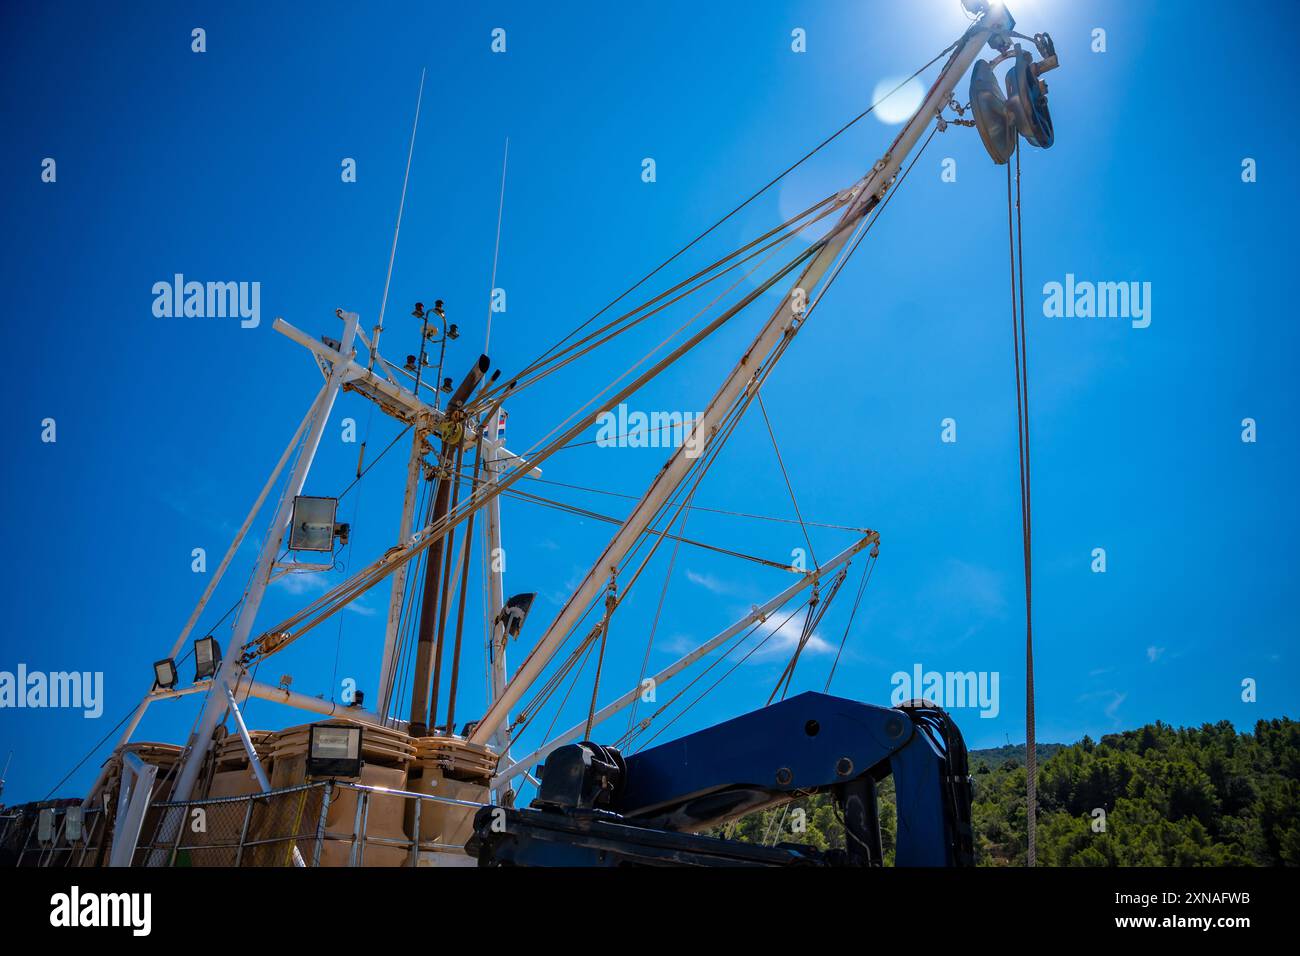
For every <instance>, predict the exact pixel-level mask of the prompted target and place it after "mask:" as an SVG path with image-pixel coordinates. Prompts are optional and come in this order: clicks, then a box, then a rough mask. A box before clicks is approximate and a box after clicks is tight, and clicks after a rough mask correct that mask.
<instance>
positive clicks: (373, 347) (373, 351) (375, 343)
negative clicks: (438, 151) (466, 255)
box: [366, 67, 426, 370]
mask: <svg viewBox="0 0 1300 956" xmlns="http://www.w3.org/2000/svg"><path fill="white" fill-rule="evenodd" d="M425 73H426V69H425V68H424V67H421V68H420V92H419V93H417V94H416V97H415V120H414V121H413V122H412V123H411V145H410V146H409V147H407V150H406V172H405V173H404V174H403V176H402V198H401V201H400V202H398V204H397V225H395V226H394V227H393V248H392V251H391V252H389V253H388V275H387V276H385V277H384V297H383V299H382V300H381V301H380V303H379V321H378V322H376V323H375V334H374V337H373V338H372V339H371V342H370V361H369V362H368V363H367V364H366V367H367V368H368V369H370V370H373V369H374V367H375V356H377V355H378V354H379V335H380V333H381V332H383V331H384V312H385V311H387V309H388V287H389V285H390V284H391V283H392V281H393V261H394V260H395V259H396V258H397V237H398V235H400V234H401V232H402V211H403V210H404V209H406V184H407V183H408V182H410V180H411V157H412V156H414V155H415V132H416V130H418V129H419V128H420V104H421V102H423V100H424V74H425Z"/></svg>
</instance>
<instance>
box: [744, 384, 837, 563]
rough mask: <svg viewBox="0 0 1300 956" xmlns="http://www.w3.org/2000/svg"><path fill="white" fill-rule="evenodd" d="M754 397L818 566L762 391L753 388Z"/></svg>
mask: <svg viewBox="0 0 1300 956" xmlns="http://www.w3.org/2000/svg"><path fill="white" fill-rule="evenodd" d="M754 397H755V398H757V399H758V410H759V411H760V412H762V413H763V422H764V423H765V424H766V425H767V434H768V435H769V436H770V437H771V439H772V450H773V451H774V452H776V463H777V464H778V465H780V466H781V477H782V478H784V479H785V489H786V491H788V492H790V503H791V504H792V505H794V514H795V517H796V518H798V519H799V528H800V530H802V531H803V540H804V542H805V543H806V544H807V545H808V556H809V557H810V558H812V562H813V567H814V568H820V567H821V564H820V563H818V561H817V552H816V551H814V550H813V543H812V538H810V537H809V536H808V526H807V525H805V524H804V523H803V513H802V512H800V510H799V500H798V499H797V498H795V496H794V485H792V484H790V473H789V472H788V471H786V470H785V460H784V459H782V457H781V446H780V445H778V444H777V443H776V432H774V431H773V430H772V419H770V418H768V417H767V406H766V405H764V404H763V393H762V392H761V391H759V390H758V389H755V390H754Z"/></svg>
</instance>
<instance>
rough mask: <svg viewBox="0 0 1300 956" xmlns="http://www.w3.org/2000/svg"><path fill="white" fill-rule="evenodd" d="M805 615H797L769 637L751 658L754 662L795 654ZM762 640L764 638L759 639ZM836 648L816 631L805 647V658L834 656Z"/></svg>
mask: <svg viewBox="0 0 1300 956" xmlns="http://www.w3.org/2000/svg"><path fill="white" fill-rule="evenodd" d="M803 622H804V615H803V614H797V615H795V616H794V617H792V618H790V619H789V620H788V621H786V622H785V623H783V624H782V625H781V626H780V627H778V628H777V629H776V631H775V632H774V633H773V634H772V636H771V637H769V638H768V639H767V640H766V641H765V642H764V643H763V646H762V647H760V648H759V649H758V650H756V651H755V652H754V653H753V654H752V655H751V656H750V658H749V660H750V661H753V662H765V661H768V660H771V659H772V658H777V657H789V656H790V655H791V654H793V653H794V649H795V647H796V646H797V645H798V643H799V638H800V637H801V636H802V635H803ZM759 639H760V640H762V638H759ZM834 653H835V648H834V647H833V646H832V645H831V644H830V643H828V642H827V641H826V640H825V639H824V638H822V636H821V635H820V634H819V633H817V632H816V631H814V632H813V634H812V636H811V637H809V638H808V643H807V644H805V645H804V649H803V654H804V656H809V655H811V656H813V657H821V656H824V655H826V654H834Z"/></svg>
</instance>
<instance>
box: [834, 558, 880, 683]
mask: <svg viewBox="0 0 1300 956" xmlns="http://www.w3.org/2000/svg"><path fill="white" fill-rule="evenodd" d="M879 557H880V544H879V542H877V543H876V544H874V545H872V547H871V554H870V555H869V556H868V557H867V560H866V562H865V563H864V564H863V565H862V582H861V583H860V584H859V585H858V593H857V595H856V596H855V597H854V598H853V610H852V611H851V612H849V620H848V623H847V624H845V625H844V636H843V637H841V638H840V646H839V649H838V650H837V651H836V652H835V660H834V661H833V662H832V663H831V672H830V673H829V674H827V675H826V686H825V687H823V688H822V693H823V694H829V693H830V692H831V681H832V680H834V679H835V668H837V667H838V666H839V664H840V655H841V654H843V653H844V645H845V644H846V643H848V640H849V631H850V629H852V627H853V619H854V618H855V617H857V616H858V605H859V604H861V603H862V592H864V591H865V590H866V589H867V585H868V584H869V583H870V581H871V572H872V571H873V570H875V567H876V560H877V559H878V558H879Z"/></svg>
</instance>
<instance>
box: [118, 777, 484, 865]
mask: <svg viewBox="0 0 1300 956" xmlns="http://www.w3.org/2000/svg"><path fill="white" fill-rule="evenodd" d="M350 794H355V797H354V798H353V799H355V801H356V808H355V810H354V811H353V813H352V814H351V817H352V820H351V823H352V826H351V828H350V829H340V828H339V826H340V821H337V820H336V821H335V824H334V826H333V827H332V828H331V827H329V826H327V822H328V820H329V817H330V810H331V809H332V808H334V807H336V806H337V805H338V804H339V803H340V801H345V800H347V799H348V797H349V795H350ZM379 800H383V801H394V802H395V801H398V800H400V801H401V810H402V814H401V821H402V826H401V828H400V829H401V832H402V836H401V837H400V838H399V837H396V836H392V835H372V834H371V833H370V832H369V831H370V829H371V823H372V821H371V810H372V808H373V807H374V806H375V803H376V801H379ZM431 804H432V805H445V806H451V807H459V808H462V809H464V810H472V811H475V812H477V811H478V809H479V808H480V807H481V806H483V804H480V803H475V802H472V801H467V800H456V799H454V798H451V797H441V796H435V795H433V794H427V793H415V792H413V791H409V790H392V789H387V788H384V787H374V786H366V785H364V784H358V783H349V782H346V781H342V780H326V781H320V782H316V783H307V784H300V785H298V786H293V787H284V788H282V789H279V790H272V791H269V792H267V793H256V794H249V795H246V796H235V797H214V798H209V799H205V800H189V801H184V802H160V803H155V804H153V806H152V807H150V809H149V813H148V815H147V816H146V821H145V825H144V827H142V829H141V837H140V841H139V843H138V844H137V845H136V846H135V847H134V849H133V852H132V854H131V861H132V865H133V866H258V867H261V866H322V865H326V866H364V865H365V862H366V851H367V849H368V848H374V847H392V848H396V849H400V850H403V851H404V852H405V854H406V861H405V862H404V863H403V864H401V865H406V866H418V865H419V861H420V855H421V853H423V852H426V851H438V850H442V851H452V852H458V853H463V852H464V846H463V845H462V844H456V843H440V842H437V841H434V840H423V839H421V838H420V818H421V815H422V813H423V812H428V807H429V806H430V805H431ZM385 809H386V810H387V811H388V817H389V821H388V822H389V823H390V824H391V823H392V822H393V816H394V814H393V811H394V806H393V803H386V804H385ZM390 829H391V827H390ZM164 835H171V836H170V838H164ZM344 849H345V850H346V856H345V857H344V856H342V855H341V853H340V852H339V851H342V850H344ZM327 852H328V856H327ZM390 858H395V857H393V855H392V854H390ZM323 860H324V862H322V861H323Z"/></svg>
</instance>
